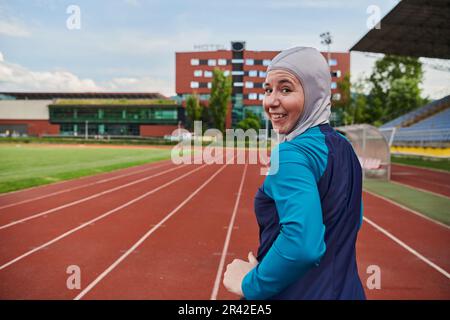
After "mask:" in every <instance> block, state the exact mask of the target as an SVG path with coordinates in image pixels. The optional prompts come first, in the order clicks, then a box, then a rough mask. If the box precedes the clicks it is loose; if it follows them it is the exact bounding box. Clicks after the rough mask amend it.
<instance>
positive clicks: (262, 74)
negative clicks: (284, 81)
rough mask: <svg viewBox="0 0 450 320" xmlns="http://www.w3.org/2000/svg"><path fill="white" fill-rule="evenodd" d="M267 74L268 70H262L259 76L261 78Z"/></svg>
mask: <svg viewBox="0 0 450 320" xmlns="http://www.w3.org/2000/svg"><path fill="white" fill-rule="evenodd" d="M266 76H267V72H265V71H260V72H259V77H260V78H265V77H266Z"/></svg>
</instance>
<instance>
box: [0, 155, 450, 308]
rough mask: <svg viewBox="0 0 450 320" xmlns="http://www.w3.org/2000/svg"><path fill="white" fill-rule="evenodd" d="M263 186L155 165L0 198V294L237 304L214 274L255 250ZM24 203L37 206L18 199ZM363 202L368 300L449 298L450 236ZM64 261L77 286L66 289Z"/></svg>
mask: <svg viewBox="0 0 450 320" xmlns="http://www.w3.org/2000/svg"><path fill="white" fill-rule="evenodd" d="M143 170H144V171H143ZM127 173H130V175H126V174H127ZM124 174H125V175H124ZM121 175H122V176H121ZM116 177H117V178H116ZM109 178H115V179H113V180H108V181H104V182H100V183H96V182H97V181H101V180H104V179H109ZM146 178H148V179H146ZM263 179H264V176H262V175H260V172H259V167H258V166H256V165H247V166H246V165H236V164H229V165H206V166H201V165H187V166H175V165H173V164H171V163H169V162H161V163H156V164H150V165H144V166H139V167H134V168H129V169H126V170H120V171H117V172H113V173H109V174H102V175H98V176H94V177H89V178H83V179H77V180H74V181H69V182H65V183H58V184H55V185H51V186H46V187H40V188H34V189H30V190H25V191H21V192H17V193H12V194H8V195H4V196H0V208H1V207H2V206H3V207H4V206H6V205H8V207H5V208H3V209H0V298H1V299H74V298H79V299H117V298H120V299H211V298H217V299H236V298H237V297H236V296H234V295H232V294H230V293H228V292H226V290H225V288H224V287H223V285H222V277H223V272H224V271H225V268H226V265H227V264H228V263H230V262H231V261H232V259H234V258H246V257H247V253H248V251H250V250H252V251H253V252H254V253H256V252H255V251H256V249H257V244H258V229H257V225H256V219H255V217H254V214H253V196H254V194H255V192H256V189H257V188H258V186H259V185H260V184H261V183H262V182H263ZM134 182H136V183H134ZM93 183H94V184H93ZM131 183H133V184H131ZM117 188H119V189H117ZM68 189H71V190H72V191H69V192H62V191H65V190H68ZM111 190H112V191H111ZM54 192H60V193H58V194H56V195H50V196H47V195H49V194H51V193H54ZM99 192H103V193H102V194H100V195H98V194H99ZM92 196H95V197H94V198H90V197H92ZM35 197H45V198H40V199H36V200H32V201H28V200H29V199H33V198H35ZM86 198H87V200H83V201H80V202H77V201H79V200H82V199H86ZM23 201H28V202H25V203H20V202H23ZM364 201H365V216H366V219H368V220H367V221H366V222H365V223H364V224H363V227H362V230H361V232H360V235H359V239H358V243H357V253H358V265H359V271H360V275H361V279H362V280H363V282H364V284H365V282H366V279H367V278H368V276H369V275H368V274H367V273H366V269H367V267H368V266H369V265H378V266H379V267H380V269H381V285H382V288H381V289H380V290H376V289H374V290H369V289H366V293H367V296H368V298H374V299H379V298H394V299H410V298H424V299H449V298H450V283H449V277H448V276H447V275H446V274H448V270H450V265H449V261H450V259H449V258H450V257H449V252H448V249H447V247H448V243H449V240H450V230H449V229H448V228H447V227H443V226H440V225H437V224H435V223H433V222H431V221H428V220H425V219H423V218H421V217H419V216H416V215H414V214H412V213H410V212H408V211H405V210H403V209H401V208H399V207H397V206H395V205H393V204H390V203H388V202H386V201H384V200H382V199H380V198H378V197H375V196H372V195H370V194H365V195H364ZM15 203H19V204H17V205H15ZM68 203H69V204H70V203H72V205H69V206H65V205H66V204H68ZM58 207H60V208H59V209H58V210H53V208H58ZM52 210H53V211H52ZM45 211H49V213H46V214H42V215H39V214H40V213H42V212H45ZM33 216H35V217H34V218H32V219H29V220H24V219H28V218H29V217H33ZM20 220H24V221H22V222H20V223H16V224H14V222H15V221H20ZM368 221H370V223H369V222H368ZM11 223H13V224H12V225H11ZM8 224H10V226H7V225H8ZM374 225H376V227H375V226H374ZM2 226H3V227H2ZM4 226H7V227H4ZM379 228H382V230H384V231H385V232H388V233H389V234H390V235H393V236H395V237H396V239H399V240H401V241H402V243H404V244H405V245H406V246H407V248H412V249H414V250H415V251H413V252H415V253H412V252H411V251H408V250H407V249H405V247H403V246H401V245H399V244H398V243H397V242H395V241H393V240H392V239H391V238H389V237H388V236H386V234H384V233H382V232H381V231H380V230H379ZM416 253H417V254H419V255H420V256H421V257H422V258H424V259H425V260H426V261H429V262H431V264H433V265H434V266H437V267H438V269H439V268H440V270H443V271H444V273H442V272H441V271H438V269H436V268H435V267H433V266H430V264H429V263H427V262H424V260H423V259H420V258H418V256H417V254H416ZM71 265H77V266H79V267H80V270H81V289H72V290H71V289H68V288H67V285H66V282H67V279H68V277H69V274H67V273H66V270H67V267H68V266H71Z"/></svg>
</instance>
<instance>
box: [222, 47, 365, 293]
mask: <svg viewBox="0 0 450 320" xmlns="http://www.w3.org/2000/svg"><path fill="white" fill-rule="evenodd" d="M264 88H265V97H264V101H263V104H264V109H265V112H266V113H267V115H268V116H269V117H270V120H271V122H272V125H273V127H274V129H275V130H278V132H279V133H280V134H282V135H284V138H283V142H282V143H280V144H279V145H278V146H277V147H276V148H274V150H273V151H272V155H271V162H272V163H273V161H274V160H275V161H276V160H278V168H277V171H276V172H271V174H269V175H268V176H267V177H266V179H265V181H264V183H263V185H262V186H261V187H260V188H259V190H258V192H257V194H256V197H255V212H256V218H257V220H258V224H259V227H260V246H259V249H258V256H257V259H256V258H255V257H254V256H253V254H252V253H251V252H250V253H249V256H248V259H249V261H248V262H246V261H243V260H238V259H236V260H234V261H233V262H232V263H231V264H229V265H228V267H227V271H226V272H225V276H224V285H225V287H226V288H227V289H228V290H229V291H231V292H234V293H236V294H238V295H241V296H243V297H244V298H246V299H365V294H364V290H363V287H362V285H361V281H360V278H359V276H358V269H357V265H356V253H355V251H356V250H355V243H356V238H357V233H358V231H359V228H360V226H361V222H362V200H361V199H362V198H361V195H362V175H361V166H360V164H359V161H358V158H357V156H356V154H355V153H354V151H353V148H352V146H351V145H350V143H349V142H348V141H347V140H346V139H345V138H344V137H342V136H341V135H340V134H338V133H336V132H335V131H334V130H333V129H332V128H331V127H330V125H329V116H330V96H331V89H330V88H331V76H330V70H329V67H328V65H327V62H326V60H325V59H324V57H323V56H322V55H321V53H320V52H319V51H317V50H316V49H313V48H306V47H295V48H291V49H288V50H285V51H282V52H281V53H280V54H278V55H277V56H276V57H275V58H274V59H273V60H272V63H271V65H270V66H269V67H268V69H267V78H266V82H265V83H264ZM274 157H278V159H275V158H274ZM271 170H272V168H271Z"/></svg>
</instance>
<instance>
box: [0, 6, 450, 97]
mask: <svg viewBox="0 0 450 320" xmlns="http://www.w3.org/2000/svg"><path fill="white" fill-rule="evenodd" d="M398 2H399V1H398V0H379V1H376V0H341V1H339V0H304V1H301V0H239V1H224V0H220V1H219V0H70V1H66V0H0V91H26V90H29V91H50V90H51V91H92V90H107V91H158V92H161V93H163V94H166V95H168V96H170V95H174V94H175V52H177V51H193V49H194V45H196V44H218V45H222V46H224V47H226V48H229V46H230V41H232V40H244V41H246V46H247V49H249V50H281V49H283V48H287V47H291V46H294V45H306V46H314V47H316V48H318V49H320V50H326V48H325V47H323V46H322V45H321V44H320V37H319V34H320V33H322V32H325V31H330V32H331V33H332V35H333V44H332V47H331V49H332V50H333V51H348V50H349V48H350V47H352V45H354V44H355V43H356V42H357V41H358V40H359V39H360V38H361V37H362V36H363V35H364V34H366V33H367V31H368V26H367V24H368V19H369V21H371V20H370V19H371V16H373V14H374V11H373V9H370V8H369V6H373V5H375V6H376V8H378V9H379V12H380V15H381V17H382V16H384V15H385V14H386V13H387V12H389V11H390V10H391V9H392V8H393V7H394V6H395V5H396V4H397V3H398ZM70 5H76V6H78V8H79V9H80V20H79V21H80V25H79V28H76V27H77V26H76V24H74V22H75V23H76V22H77V20H71V19H70V18H71V14H72V13H73V11H70V12H69V13H68V9H69V6H70ZM368 8H369V10H368ZM368 11H369V12H368ZM68 20H69V22H72V24H70V23H69V27H70V26H72V27H71V28H69V27H68ZM73 26H75V28H73ZM381 27H382V26H381ZM374 60H375V59H374V57H367V56H366V55H365V54H362V53H352V61H351V63H352V69H351V71H352V77H353V78H357V77H360V76H361V75H363V74H366V75H367V74H369V73H370V70H371V68H372V66H373V62H374ZM423 87H424V94H425V95H428V96H430V97H432V98H439V97H442V96H443V95H445V94H450V75H449V72H443V71H436V70H433V69H432V68H429V67H425V82H424V85H423Z"/></svg>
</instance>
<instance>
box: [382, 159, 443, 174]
mask: <svg viewBox="0 0 450 320" xmlns="http://www.w3.org/2000/svg"><path fill="white" fill-rule="evenodd" d="M391 161H392V163H398V164H407V165H410V166H416V167H424V168H430V169H439V170H445V171H449V172H450V159H429V160H428V159H423V158H420V157H414V156H394V155H392V156H391Z"/></svg>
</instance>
